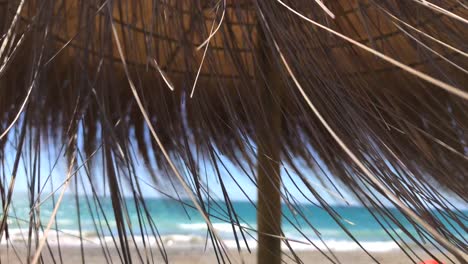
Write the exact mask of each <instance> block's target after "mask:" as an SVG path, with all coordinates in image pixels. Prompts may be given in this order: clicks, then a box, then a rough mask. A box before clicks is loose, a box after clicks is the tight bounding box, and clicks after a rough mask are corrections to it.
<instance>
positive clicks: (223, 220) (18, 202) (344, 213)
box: [8, 195, 468, 250]
mask: <svg viewBox="0 0 468 264" xmlns="http://www.w3.org/2000/svg"><path fill="white" fill-rule="evenodd" d="M78 199H79V203H78V204H79V206H78V207H77V201H76V199H75V196H72V195H69V196H65V198H64V199H63V201H62V203H61V206H60V209H59V210H58V212H57V221H56V224H57V226H56V227H55V225H54V226H53V228H57V229H58V230H59V232H60V233H61V234H71V235H70V236H68V239H69V240H73V238H76V237H77V234H79V230H80V225H79V224H81V231H82V234H83V236H84V237H85V238H87V239H88V240H93V239H94V240H95V241H97V240H96V238H97V237H98V236H101V237H109V236H111V235H112V234H113V235H114V236H117V229H116V223H115V220H114V217H113V216H114V215H113V209H112V208H113V207H112V202H111V200H110V198H109V197H100V198H99V203H97V200H93V199H91V198H89V199H87V198H86V197H84V196H80V197H79V198H78ZM125 201H126V206H127V211H128V219H129V223H130V224H131V227H132V229H131V231H132V233H133V234H134V235H135V236H141V234H147V235H148V236H154V237H156V236H157V232H153V233H152V232H151V226H152V225H151V224H150V221H149V220H148V217H149V218H151V220H152V221H153V222H154V224H155V227H156V228H157V231H158V232H159V235H160V236H161V237H165V238H168V237H170V238H171V239H172V240H178V241H181V242H184V241H185V242H187V243H189V242H190V243H202V244H204V240H205V238H206V236H207V225H206V224H205V223H204V220H203V218H202V217H201V215H200V214H199V213H198V212H197V211H196V210H195V209H193V208H191V207H190V206H187V205H185V206H183V205H182V203H181V202H179V201H175V200H169V199H161V198H150V199H148V198H147V199H145V204H146V209H147V215H148V217H146V216H144V215H146V213H141V214H140V215H143V216H142V217H140V218H139V217H138V210H137V209H136V207H135V201H134V200H133V199H130V198H127V199H126V200H125ZM185 202H186V203H187V204H191V203H190V202H188V201H185ZM99 204H100V206H99ZM232 205H233V207H234V209H235V212H236V213H237V214H238V215H237V218H238V221H239V223H240V225H241V226H243V227H244V228H243V231H244V234H243V235H244V237H245V240H246V241H247V242H249V243H253V244H255V238H256V233H255V232H253V231H252V230H251V229H255V228H256V210H255V207H254V206H253V205H252V204H250V203H249V202H243V201H238V202H233V204H232ZM205 206H207V207H208V204H205ZM90 208H91V209H90ZM99 208H101V209H99ZM78 209H79V210H78ZM298 209H299V211H300V212H302V213H303V214H304V215H302V216H301V213H298V212H297V211H295V210H290V209H289V208H288V207H287V206H286V205H284V206H283V212H284V214H285V216H284V219H283V231H284V234H285V237H287V238H289V239H294V240H299V241H302V242H304V243H306V244H309V245H306V244H301V243H299V244H296V246H298V247H301V246H303V247H305V248H307V247H311V245H310V242H314V243H321V242H320V240H322V241H325V243H327V245H328V246H330V245H332V246H331V247H335V248H337V249H357V247H358V246H357V244H355V243H354V242H353V241H352V239H351V238H350V236H348V235H347V234H346V233H345V232H344V231H343V229H342V228H340V225H339V224H338V223H340V224H341V225H342V226H343V227H345V228H346V229H347V230H349V232H350V233H351V234H352V235H353V236H354V237H355V238H356V239H357V240H358V241H359V242H363V243H364V246H365V247H367V248H368V249H369V250H372V249H375V250H386V249H393V248H396V247H397V245H396V244H395V243H394V242H392V239H391V237H390V236H389V235H388V234H387V233H386V232H385V230H384V229H383V228H382V227H381V226H380V225H379V223H378V222H377V221H376V220H375V218H374V217H372V214H371V213H370V212H369V211H368V210H367V209H366V208H364V207H357V206H354V207H346V206H335V207H333V210H335V212H336V213H337V214H338V215H339V216H340V218H339V219H338V223H337V221H335V220H334V219H333V218H332V217H331V216H330V215H329V214H328V213H327V212H326V211H325V210H323V209H322V208H319V207H317V206H313V205H300V207H299V208H298ZM139 210H140V212H141V211H142V210H143V208H142V207H140V208H139ZM207 210H208V211H209V214H210V215H211V220H212V223H213V226H214V228H215V229H216V231H217V232H218V234H219V236H221V237H222V238H224V239H225V240H226V241H228V242H229V241H230V242H231V243H230V244H231V245H235V243H234V242H233V241H234V239H235V234H236V235H237V236H238V238H239V239H241V240H242V241H244V240H243V236H242V233H241V232H240V230H239V228H238V227H235V230H236V233H234V232H233V225H231V224H230V222H228V221H227V219H229V216H228V213H227V211H226V205H225V204H223V203H220V202H217V204H215V203H213V202H211V203H210V204H209V209H207ZM52 211H53V203H52V199H48V200H47V201H45V202H44V203H42V204H41V206H40V218H41V221H42V225H43V226H46V225H47V223H48V221H49V217H50V215H51V213H52ZM78 211H79V214H78ZM390 211H391V213H392V214H393V215H395V216H396V218H397V219H398V221H399V222H400V223H401V224H403V225H404V226H405V227H406V228H408V229H409V230H410V231H411V233H413V234H414V235H417V233H416V232H415V230H414V229H413V228H412V227H411V225H410V223H409V222H408V221H407V220H406V219H405V218H404V217H403V216H402V215H401V214H400V213H398V211H397V210H396V209H390ZM29 213H30V210H29V201H28V198H27V196H24V197H16V198H15V199H14V201H13V206H12V208H11V209H10V214H9V221H8V223H9V228H10V229H11V230H12V232H10V233H11V234H19V233H21V232H20V231H22V232H23V233H24V231H25V230H26V231H27V227H28V225H29V224H28V222H29V215H30V214H29ZM467 213H468V211H463V212H462V214H464V216H465V219H466V216H467V215H468V214H467ZM104 216H105V217H106V218H107V221H106V220H105V217H104ZM125 218H126V217H125ZM379 219H380V220H383V219H382V218H379ZM465 223H466V222H465ZM386 226H388V224H386ZM390 226H392V227H393V228H394V231H391V234H393V235H401V236H402V237H403V238H404V239H407V237H405V236H404V233H403V232H402V231H401V229H400V228H397V227H396V226H395V225H394V224H393V225H390ZM126 230H127V233H130V229H129V226H128V225H127V226H126ZM153 230H156V229H153ZM460 230H461V229H460ZM15 232H16V233H15ZM26 234H27V232H26ZM460 236H464V237H466V234H465V233H461V234H460V235H459V237H460ZM308 239H309V240H308ZM166 240H167V239H166ZM317 241H318V242H317ZM75 242H76V241H75ZM242 243H244V244H245V242H242ZM249 245H250V244H249Z"/></svg>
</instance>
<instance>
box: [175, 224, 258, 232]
mask: <svg viewBox="0 0 468 264" xmlns="http://www.w3.org/2000/svg"><path fill="white" fill-rule="evenodd" d="M212 225H213V227H214V229H215V230H216V231H218V232H223V233H232V224H230V223H212ZM242 226H243V227H245V228H248V227H247V225H242ZM178 227H179V228H180V229H182V230H188V231H206V230H207V229H208V227H207V225H206V223H193V224H179V225H178ZM252 228H255V226H253V227H252ZM235 229H236V230H239V227H238V226H236V225H235ZM248 229H250V228H248Z"/></svg>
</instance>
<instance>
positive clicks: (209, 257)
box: [0, 245, 450, 264]
mask: <svg viewBox="0 0 468 264" xmlns="http://www.w3.org/2000/svg"><path fill="white" fill-rule="evenodd" d="M51 250H52V251H53V252H54V255H55V261H56V262H57V263H60V259H59V254H58V250H57V247H56V246H54V248H53V249H51ZM80 252H81V249H80V247H79V246H62V248H61V255H62V260H63V263H70V264H78V263H91V264H98V263H107V260H106V258H105V257H104V255H103V249H102V248H100V247H95V246H94V247H86V248H84V252H85V258H84V262H83V260H82V257H81V253H80ZM109 252H110V255H111V256H112V262H114V263H122V261H121V260H120V258H119V255H118V254H117V251H116V250H115V248H112V249H109ZM131 252H132V258H133V259H132V262H133V263H142V260H141V259H140V258H139V257H138V254H137V251H136V250H135V248H132V249H131ZM297 253H298V255H299V257H300V258H301V259H302V261H303V262H304V263H318V264H321V263H332V262H330V261H329V260H327V259H326V258H325V257H324V256H323V255H322V254H321V253H320V252H317V251H300V252H297ZM420 253H421V252H420ZM153 254H154V258H153V259H151V256H149V255H148V258H149V259H148V262H147V261H146V257H145V256H144V255H143V256H142V258H143V262H144V263H163V262H164V261H163V258H162V257H161V255H160V254H159V250H158V249H157V248H156V249H153ZM230 254H231V256H232V258H231V261H232V263H242V262H241V261H240V257H239V254H238V253H237V251H231V252H230ZM372 254H373V256H374V257H375V259H376V260H377V261H378V262H379V263H388V264H390V263H391V264H403V263H413V262H412V261H411V260H410V259H409V258H408V257H407V256H406V255H405V254H404V253H403V252H401V251H398V250H393V251H388V252H378V253H376V252H374V253H372ZM167 255H168V259H169V262H170V263H178V264H186V263H187V264H188V263H194V264H195V263H200V264H201V263H218V262H217V259H216V255H215V254H214V252H213V251H212V250H207V251H204V250H203V249H200V248H198V249H193V248H192V249H191V248H187V249H180V248H179V249H175V248H169V249H167ZM335 255H336V257H337V258H338V259H339V260H340V262H341V263H356V264H366V263H376V262H375V261H374V260H372V259H371V258H370V257H369V256H367V255H366V254H365V253H364V252H360V251H348V252H336V253H335ZM18 256H20V258H18ZM420 256H421V257H423V258H424V259H429V258H430V257H428V256H427V255H424V254H423V253H421V255H420ZM439 256H440V255H439ZM242 258H243V259H244V260H245V263H256V258H255V253H254V252H253V253H248V252H243V253H242ZM26 259H27V250H26V249H25V248H24V245H23V246H20V245H15V246H14V247H11V245H10V247H8V248H7V247H6V245H1V246H0V261H1V262H0V263H11V264H17V263H18V264H19V263H26ZM283 259H284V261H285V263H296V262H295V261H294V260H292V259H290V258H288V257H287V256H284V257H283ZM43 261H44V263H54V261H53V259H52V258H51V255H50V253H49V250H48V249H47V248H46V249H45V250H44V251H43ZM445 262H446V263H450V262H447V261H446V259H445ZM227 263H228V262H227Z"/></svg>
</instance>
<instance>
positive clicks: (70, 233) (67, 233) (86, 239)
mask: <svg viewBox="0 0 468 264" xmlns="http://www.w3.org/2000/svg"><path fill="white" fill-rule="evenodd" d="M197 226H198V228H200V229H201V228H202V227H201V225H197V224H192V225H190V226H188V227H186V228H188V229H190V230H192V229H193V228H196V227H197ZM217 227H218V228H220V230H223V228H224V230H226V231H227V229H228V227H229V228H230V229H229V230H230V231H231V232H232V229H231V228H232V227H231V225H228V226H225V225H218V226H217ZM217 227H216V226H215V228H217ZM191 228H192V229H191ZM205 229H206V227H205ZM197 230H199V229H197ZM9 236H10V239H9V243H15V244H16V243H24V242H26V241H27V239H28V230H27V229H21V230H20V229H10V230H9ZM42 237H43V233H42V232H39V239H41V238H42ZM32 238H33V240H32V241H35V235H34V232H33V236H32ZM143 239H144V241H145V243H146V244H147V245H151V246H157V245H158V244H160V243H161V241H162V243H163V244H164V246H165V247H166V248H173V249H177V248H203V247H205V244H206V246H207V247H208V248H210V247H211V245H212V244H211V242H210V241H208V243H206V237H204V236H197V235H180V234H170V235H164V236H161V237H160V238H157V237H152V236H150V237H145V238H143V237H141V236H135V237H134V240H135V242H136V244H137V245H140V244H142V243H143ZM113 240H115V241H116V243H117V244H118V237H117V236H115V237H114V238H112V237H111V236H105V237H101V238H99V237H98V236H96V234H94V233H92V232H88V233H86V232H85V233H83V234H82V241H83V244H84V245H85V246H99V245H100V243H106V244H107V245H113V243H114V242H113ZM298 240H299V241H301V243H300V242H294V241H290V245H291V247H292V248H293V249H294V250H297V251H315V250H317V248H318V249H320V250H324V251H326V250H327V247H328V249H330V250H332V251H335V252H336V251H357V250H361V248H360V247H359V245H358V244H357V243H355V242H353V241H345V240H326V241H325V244H324V243H323V242H322V241H320V240H313V241H312V242H313V243H314V244H315V246H314V245H312V244H311V243H310V242H307V241H304V239H303V238H302V239H298ZM47 241H48V242H49V243H50V244H52V245H56V244H57V243H58V242H60V245H62V246H79V245H80V243H81V242H80V236H79V232H78V231H76V230H61V231H60V232H57V231H54V230H51V231H50V232H49V233H48V236H47ZM5 243H6V239H5V237H3V238H2V242H1V244H5ZM223 243H224V245H226V247H227V248H230V249H237V243H236V241H235V240H233V239H224V240H223ZM247 244H248V247H249V248H250V249H255V248H257V242H256V241H255V240H254V239H251V238H249V239H247ZM239 246H240V247H241V248H242V249H246V248H247V245H246V242H245V241H244V240H242V239H239ZM282 246H283V249H284V250H287V249H288V248H287V246H286V244H284V243H283V245H282ZM361 246H362V247H363V248H364V249H366V250H367V251H369V252H385V251H391V250H395V249H397V248H398V245H397V244H396V243H395V242H393V241H375V242H362V243H361Z"/></svg>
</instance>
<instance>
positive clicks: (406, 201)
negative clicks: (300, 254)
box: [0, 0, 468, 263]
mask: <svg viewBox="0 0 468 264" xmlns="http://www.w3.org/2000/svg"><path fill="white" fill-rule="evenodd" d="M466 16H467V11H466V7H465V6H464V5H463V4H462V3H461V2H459V1H423V0H412V1H405V2H401V1H380V0H371V1H362V2H361V1H345V0H342V1H341V0H340V1H329V2H326V3H323V2H322V1H321V0H316V1H315V2H313V1H302V0H294V1H280V0H276V1H248V0H245V1H226V0H220V1H188V0H187V1H184V0H178V1H177V0H174V1H171V0H166V1H164V0H161V1H150V0H140V1H129V0H114V1H101V0H95V1H53V0H47V1H32V0H31V1H6V2H5V1H3V3H2V4H1V5H0V18H1V20H0V26H1V28H2V30H3V33H2V35H1V46H0V59H1V60H0V81H1V83H0V85H1V86H0V87H1V89H0V113H2V119H1V125H2V130H1V132H2V134H1V137H2V141H0V142H1V143H2V146H4V145H5V143H6V139H7V137H8V136H7V135H8V132H10V131H12V129H11V128H13V127H15V126H20V125H21V127H22V128H21V129H20V130H21V131H22V133H20V140H19V141H18V144H17V145H16V147H17V151H18V153H21V152H22V145H23V142H24V137H25V135H26V134H27V132H29V133H33V134H32V135H34V136H35V137H36V138H40V137H41V133H42V135H43V136H44V134H45V135H47V136H46V137H47V138H50V137H51V136H52V137H53V138H54V139H55V143H56V144H57V145H60V144H65V149H66V153H67V155H68V160H69V175H71V172H72V171H73V170H74V168H76V167H77V159H78V156H79V154H80V152H79V151H78V150H79V149H80V144H79V142H80V140H78V139H80V138H81V139H82V141H83V146H82V148H83V149H84V150H85V152H86V153H85V154H86V157H88V158H89V160H92V156H93V155H94V150H95V149H96V148H99V147H100V146H102V148H103V153H104V154H103V156H104V158H103V160H102V165H103V167H105V168H106V171H105V173H104V175H105V177H106V180H107V181H108V184H109V189H110V194H111V197H112V203H113V207H114V211H115V219H116V222H117V225H118V231H119V237H120V241H121V250H122V252H123V256H124V257H123V260H125V261H129V260H130V255H129V252H128V243H129V242H128V241H127V240H126V227H125V224H124V215H123V213H122V204H121V193H120V191H119V188H120V187H121V184H122V182H121V181H120V179H119V176H118V175H120V174H119V171H121V170H122V171H127V173H128V174H126V175H125V177H126V178H127V179H131V178H132V172H131V171H132V170H131V168H132V166H133V164H134V163H135V161H134V159H133V158H132V155H130V154H129V153H130V152H131V151H130V150H131V143H132V142H133V140H132V138H133V137H132V136H131V135H132V133H134V139H135V141H136V143H137V145H138V149H139V151H140V156H141V158H142V159H143V160H144V163H145V165H146V166H147V168H148V171H149V172H150V173H151V175H153V177H154V178H155V180H157V176H155V175H156V173H155V169H158V170H159V171H165V173H164V174H165V175H167V176H170V177H176V179H178V180H179V184H180V186H181V187H183V188H185V189H186V190H187V192H188V195H189V196H190V197H191V198H193V199H194V200H198V201H199V202H201V201H202V200H203V196H202V193H203V190H204V189H203V186H202V184H201V178H200V175H199V166H200V164H199V163H198V162H197V159H198V157H199V156H198V155H199V153H204V154H200V155H202V157H204V159H205V160H206V161H207V162H209V163H211V164H212V166H215V167H216V166H217V164H218V163H219V160H218V159H217V158H216V155H217V153H222V154H223V155H225V156H226V157H228V158H229V159H230V160H231V161H232V162H233V163H235V164H236V165H237V166H238V167H239V168H241V170H242V171H244V172H245V174H248V171H249V168H251V167H252V164H255V163H256V164H257V165H256V168H257V169H256V170H257V171H256V184H257V185H258V190H259V193H258V232H259V248H258V256H259V262H260V263H280V261H281V257H280V254H279V252H280V250H281V249H280V243H281V241H282V238H283V235H282V233H281V228H280V225H281V206H280V202H281V188H282V186H281V178H280V171H281V167H282V166H284V165H287V166H289V167H291V168H293V170H294V171H295V173H296V174H298V175H299V178H300V181H302V182H303V183H304V184H306V186H307V187H308V189H309V191H310V192H311V195H313V196H315V198H316V199H317V200H318V201H319V202H320V205H321V206H323V207H324V208H325V209H326V210H327V211H328V212H329V213H330V214H331V215H332V216H333V217H334V218H335V219H337V221H339V219H338V218H339V216H338V215H337V214H336V212H334V211H333V209H332V208H331V207H329V205H328V203H327V202H326V201H325V200H324V199H323V198H322V197H321V195H320V192H317V190H316V188H314V187H313V186H312V185H310V184H309V179H311V178H312V177H311V176H307V175H305V174H304V172H303V171H302V170H300V169H299V167H298V166H297V162H296V161H297V160H301V161H304V162H305V164H306V165H307V166H308V167H309V168H310V169H311V170H312V171H314V172H316V174H314V175H315V176H314V178H315V177H316V178H317V179H321V180H322V184H324V186H328V187H330V188H335V184H336V181H335V180H330V179H329V178H328V176H327V175H326V174H325V175H324V174H322V173H320V171H321V165H320V164H321V162H323V164H325V165H326V166H327V168H328V170H329V171H330V173H331V174H332V175H333V176H334V177H335V179H337V180H338V181H339V182H341V185H343V186H345V187H346V188H347V189H348V190H349V191H350V192H351V193H353V194H354V195H355V196H356V197H357V199H358V200H359V201H361V202H362V203H364V204H365V205H366V206H368V207H372V208H374V209H376V212H375V214H376V217H377V218H378V216H386V217H388V218H389V219H390V221H394V222H395V224H398V223H397V220H396V219H395V218H392V215H391V213H390V212H389V211H388V210H387V208H386V206H385V205H384V204H383V203H382V202H381V200H382V199H384V198H385V199H388V200H389V201H391V203H392V204H393V205H395V206H396V207H397V208H398V209H399V210H400V211H401V212H402V213H403V214H404V215H405V216H406V217H407V218H408V219H409V221H411V222H412V223H414V225H415V227H416V228H417V230H418V231H419V232H420V233H421V234H423V235H422V236H423V237H427V238H429V240H430V241H434V242H433V243H434V244H435V245H437V246H439V247H440V248H441V249H446V250H448V251H449V252H450V253H451V254H453V255H454V256H455V257H456V258H458V259H459V260H460V261H465V260H466V259H465V256H466V255H465V254H466V248H467V247H466V240H462V239H460V238H459V237H457V236H455V235H453V233H452V232H451V231H450V229H449V228H447V227H446V226H445V225H444V224H443V223H442V222H441V221H440V219H439V218H438V217H436V215H435V212H434V211H433V210H431V209H430V208H432V207H435V208H437V210H438V212H439V213H441V214H443V215H444V217H446V218H447V219H450V221H453V222H454V223H455V224H456V225H459V226H460V227H462V228H463V230H466V229H465V228H466V227H465V226H464V224H463V220H462V219H463V218H466V216H464V215H463V214H461V213H460V212H458V211H457V208H455V207H454V206H452V205H451V204H450V202H449V200H447V197H445V196H444V195H442V194H441V192H442V191H441V190H440V189H439V187H441V188H443V192H447V193H450V194H451V195H452V196H456V197H458V198H460V199H462V201H465V202H466V198H467V191H466V179H465V176H466V171H467V169H468V162H467V160H468V158H467V138H466V137H467V133H466V131H468V130H467V119H466V118H465V116H466V113H467V110H468V104H467V99H468V91H467V90H466V84H467V67H466V66H467V59H466V57H467V54H466V52H465V51H466V48H467V46H466V43H468V42H467V36H468V34H467V33H468V32H467V31H468V30H467V27H466V23H467V20H466ZM27 127H32V128H35V130H29V129H27ZM146 129H148V130H149V131H150V134H151V139H149V140H148V139H146V137H145V133H146V131H147V130H146ZM31 131H33V132H31ZM132 131H133V132H132ZM50 133H52V134H50ZM98 142H102V145H101V144H100V143H98ZM251 142H255V144H254V146H253V144H252V143H251ZM36 146H37V145H36ZM194 149H196V151H194ZM151 153H153V154H154V159H155V160H156V164H153V162H152V160H153V157H151V155H150V154H151ZM194 153H195V154H194ZM255 155H256V157H255ZM2 157H4V156H2ZM17 157H19V154H18V155H17ZM317 158H319V159H320V161H321V162H317V161H316V159H317ZM18 159H19V158H17V159H16V160H18ZM17 166H18V164H17V162H15V166H14V170H13V172H14V173H13V178H14V177H16V170H17ZM87 166H88V165H87ZM89 166H91V165H89ZM122 168H128V169H127V170H124V169H122ZM181 171H184V175H182V174H181ZM187 178H190V179H191V180H192V181H193V182H194V185H193V186H192V189H190V186H188V185H187V183H186V179H187ZM133 180H135V181H137V178H134V179H133ZM11 182H12V183H11V184H10V185H9V186H5V185H3V184H2V185H1V186H0V187H1V188H0V189H1V190H2V198H3V199H4V200H3V201H4V203H3V204H4V210H5V211H4V218H3V221H2V225H1V229H0V232H2V233H3V232H4V231H5V230H6V222H5V219H6V217H5V216H6V212H7V210H8V206H7V205H8V204H9V201H10V200H11V191H12V189H13V188H14V181H11ZM221 184H222V181H221ZM131 186H132V189H133V190H134V191H135V190H138V188H137V187H135V186H137V184H136V183H135V182H133V183H132V184H131ZM336 190H337V192H339V188H336ZM225 199H226V202H227V203H228V204H229V197H228V196H226V197H225ZM196 204H198V203H196ZM197 208H198V209H199V210H200V211H201V212H203V214H204V215H205V218H206V220H207V221H208V225H209V226H210V224H209V219H208V214H207V211H206V208H204V207H203V204H200V205H198V206H197ZM229 210H230V212H231V210H232V213H233V215H234V216H235V212H234V211H233V209H232V208H229ZM234 216H233V217H232V218H231V220H232V221H233V222H235V221H234V219H235V217H234ZM377 218H376V219H377ZM210 227H211V226H210ZM402 229H403V230H404V232H406V230H405V229H404V228H403V227H402ZM213 232H214V231H213ZM409 236H410V235H409ZM213 237H214V239H215V237H216V234H215V233H213ZM410 237H411V238H412V239H413V240H414V241H415V242H416V243H419V242H418V238H416V237H412V236H410ZM395 240H397V239H396V238H395ZM283 241H284V242H285V243H287V240H283ZM419 245H420V246H422V245H421V244H419ZM422 247H424V246H422ZM36 257H37V256H36ZM36 259H37V258H36Z"/></svg>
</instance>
